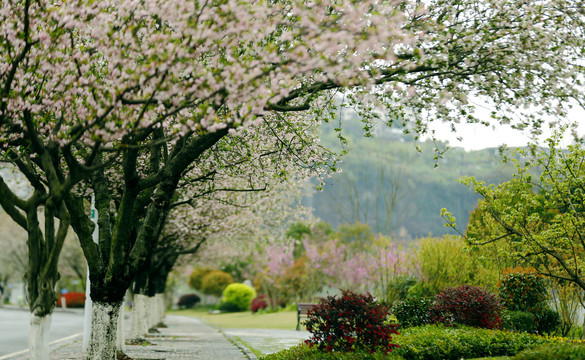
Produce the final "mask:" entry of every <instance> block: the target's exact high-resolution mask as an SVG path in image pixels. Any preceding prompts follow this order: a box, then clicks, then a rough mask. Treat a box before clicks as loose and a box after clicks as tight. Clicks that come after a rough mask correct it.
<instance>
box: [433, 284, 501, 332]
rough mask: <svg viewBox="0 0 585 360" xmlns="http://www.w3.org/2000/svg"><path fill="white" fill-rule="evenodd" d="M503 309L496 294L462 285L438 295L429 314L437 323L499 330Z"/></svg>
mask: <svg viewBox="0 0 585 360" xmlns="http://www.w3.org/2000/svg"><path fill="white" fill-rule="evenodd" d="M502 308H503V307H502V304H501V303H500V299H498V297H497V296H496V295H495V294H492V293H490V292H489V291H487V290H485V289H482V288H480V287H478V286H471V285H461V286H458V287H454V288H446V289H443V290H442V291H441V292H440V293H439V294H437V295H436V296H435V298H434V302H433V305H432V306H431V308H430V310H429V313H430V317H431V319H432V321H433V322H437V323H443V324H447V325H451V324H461V325H468V326H476V327H482V328H486V329H499V328H500V327H501V320H500V315H501V313H502Z"/></svg>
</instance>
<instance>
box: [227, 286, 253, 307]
mask: <svg viewBox="0 0 585 360" xmlns="http://www.w3.org/2000/svg"><path fill="white" fill-rule="evenodd" d="M255 297H256V291H255V290H254V289H252V288H251V287H249V286H247V285H244V284H240V283H233V284H229V285H228V286H227V287H226V288H225V290H224V291H223V297H222V299H221V302H222V303H231V304H233V305H234V306H235V308H236V309H237V310H238V311H246V310H248V309H250V303H251V302H252V299H253V298H255ZM220 310H221V309H220Z"/></svg>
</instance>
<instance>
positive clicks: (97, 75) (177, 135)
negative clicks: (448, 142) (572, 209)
mask: <svg viewBox="0 0 585 360" xmlns="http://www.w3.org/2000/svg"><path fill="white" fill-rule="evenodd" d="M582 9H583V6H582V1H581V0H548V1H540V2H538V3H533V2H531V1H512V0H507V1H500V0H498V1H496V0H461V1H457V2H456V3H455V4H454V3H452V2H451V1H445V0H432V1H427V2H421V1H406V0H385V1H375V0H370V1H304V0H285V1H257V2H245V1H244V2H242V1H235V0H216V1H174V2H172V3H169V2H168V1H161V0H147V1H121V2H120V1H98V2H96V1H93V0H76V1H65V2H54V1H43V0H37V1H34V0H12V1H2V2H1V3H0V48H1V49H2V50H1V51H0V157H1V159H2V160H3V161H9V162H12V163H13V164H15V166H16V167H18V169H19V170H20V171H21V172H22V173H23V174H24V176H25V177H26V178H27V180H28V181H29V182H30V184H31V185H32V187H33V188H34V194H33V195H31V196H30V197H29V198H27V199H22V198H19V197H18V196H17V195H16V194H15V193H14V192H12V190H11V189H10V188H9V187H8V186H7V185H6V184H5V182H4V181H2V179H0V204H1V205H2V207H3V208H4V209H5V211H6V212H7V213H8V214H9V215H10V216H11V217H12V218H13V220H14V221H16V222H17V223H18V224H19V225H20V226H22V227H23V228H26V229H27V231H28V235H29V246H30V248H31V254H30V259H31V261H29V264H33V266H36V268H34V269H30V270H29V275H30V274H35V275H38V276H32V275H30V276H32V277H30V278H29V279H28V282H29V293H30V291H35V290H34V289H36V288H39V289H42V291H41V292H40V293H39V294H38V295H37V294H32V293H30V294H32V295H34V296H35V297H38V298H39V299H41V298H45V299H49V298H51V296H52V294H51V292H52V289H54V286H52V285H53V284H54V282H55V281H56V278H57V276H56V263H57V258H58V254H59V252H60V250H61V247H62V245H63V240H64V238H65V235H66V232H67V228H68V227H69V224H71V226H72V228H73V229H74V231H75V232H76V234H77V236H78V238H79V240H80V243H81V245H82V248H83V251H84V254H85V256H86V258H87V260H88V265H89V269H90V279H91V284H92V289H91V297H92V299H93V300H94V301H95V303H94V305H97V306H96V307H94V312H96V311H102V312H103V313H102V315H103V316H101V315H98V316H96V317H94V319H106V320H107V321H109V322H110V325H108V326H102V327H99V329H101V330H103V331H104V333H101V334H93V333H92V342H90V350H89V355H88V356H89V357H90V358H99V359H106V358H113V356H114V355H113V351H112V350H111V346H110V344H111V343H112V339H113V338H112V337H111V336H112V334H113V333H115V332H112V331H110V330H111V327H113V328H115V325H114V324H115V320H116V319H115V317H116V316H112V317H109V315H105V314H117V312H116V311H113V310H112V309H113V308H119V305H120V302H121V299H122V297H123V295H124V292H125V290H126V289H127V288H128V286H129V284H130V282H131V281H132V279H133V277H134V275H135V273H136V271H137V269H139V268H140V266H142V265H143V263H144V261H145V259H147V258H148V253H149V250H150V249H151V248H152V247H153V245H154V243H155V242H156V238H157V237H156V235H157V234H159V233H160V228H161V226H162V225H163V223H164V219H165V216H166V215H167V211H168V209H169V206H170V204H171V203H172V201H173V197H174V196H175V192H176V190H177V188H178V187H179V186H180V183H181V180H182V179H184V176H185V175H186V174H187V173H189V171H190V170H192V168H193V164H195V163H197V161H198V159H200V158H201V157H202V156H203V155H204V154H206V153H207V152H209V151H212V149H218V150H221V151H222V153H224V154H226V156H229V149H224V148H222V143H221V140H222V139H224V138H228V137H230V136H234V137H238V136H241V137H242V136H243V137H245V138H248V137H249V136H250V135H249V134H250V133H248V132H250V131H252V132H254V131H256V130H255V129H256V128H257V127H258V126H259V125H261V124H264V125H265V126H267V127H268V128H270V129H272V135H273V136H274V139H275V140H274V141H275V143H278V144H284V145H285V147H286V148H287V150H289V151H291V150H292V152H291V153H292V154H295V153H297V150H299V149H298V148H297V144H301V145H302V149H303V151H302V154H303V155H302V156H299V157H298V159H302V160H304V161H298V162H297V164H299V165H301V167H302V166H305V167H306V166H308V167H313V168H318V167H320V166H324V167H327V166H328V165H330V163H329V162H328V161H321V160H320V159H321V158H320V156H319V154H321V153H322V152H321V150H320V149H319V148H318V144H317V143H316V142H312V141H309V140H310V139H311V138H310V136H308V134H307V133H305V132H304V126H303V124H304V123H305V122H307V121H315V120H326V119H328V118H330V117H331V113H334V112H335V106H334V99H335V95H336V94H338V93H344V94H346V95H347V99H348V100H347V101H348V103H349V104H350V105H352V106H354V107H356V108H357V110H358V112H359V113H360V114H361V116H362V117H363V119H364V121H365V123H366V125H368V123H369V119H371V118H373V117H376V116H377V115H376V114H377V112H376V111H374V108H377V109H382V111H384V112H387V113H388V114H390V115H391V118H392V119H393V121H400V122H413V123H414V127H413V128H414V129H415V131H417V132H425V131H426V124H427V123H428V122H429V121H437V120H438V121H440V120H443V121H448V122H456V121H467V122H479V121H482V120H480V119H478V117H477V116H476V115H475V113H474V104H473V98H474V97H476V96H482V97H486V98H488V99H489V100H490V101H491V103H492V109H493V114H492V116H493V118H494V120H495V121H500V122H513V123H515V124H516V126H518V127H527V126H531V127H533V128H534V129H535V130H538V129H539V127H540V125H541V121H540V118H539V116H540V114H542V113H551V114H557V115H563V114H564V112H565V110H566V107H565V103H566V102H567V101H569V100H571V99H573V98H578V97H579V96H581V90H582V89H581V82H580V78H579V71H580V66H581V65H580V59H581V54H582V49H583V48H584V46H583V31H582V29H583V28H582V20H583V19H582V14H581V11H582ZM523 109H524V110H523ZM511 110H515V111H516V112H515V114H516V115H521V116H520V117H518V118H516V117H513V116H512V113H511ZM289 125H290V126H289ZM366 128H367V126H366ZM283 133H286V134H287V136H283V135H282V134H283ZM286 145H288V146H286ZM226 150H228V151H227V152H224V151H226ZM254 150H259V151H261V150H262V149H254ZM311 154H312V155H315V156H312V155H311ZM256 155H257V157H258V158H261V152H260V153H256ZM292 156H296V155H292ZM274 161H275V162H276V163H277V164H278V162H279V161H280V160H279V159H274ZM90 192H93V193H94V194H95V200H96V208H97V211H98V225H99V241H98V243H97V244H96V243H94V242H93V240H92V237H91V233H92V230H93V228H94V225H93V223H92V222H91V220H90V218H89V214H88V212H87V211H86V208H85V204H86V200H87V197H88V195H89V193H90ZM41 207H42V208H44V210H45V224H44V225H45V226H44V231H41V227H40V225H39V221H38V218H37V216H36V212H37V209H39V208H41ZM55 218H59V219H60V221H59V222H58V223H57V222H55V221H54V219H55ZM41 264H42V266H41ZM37 284H40V285H38V286H37ZM33 309H37V310H38V315H46V314H47V313H50V312H51V310H52V306H51V305H50V302H46V301H45V302H43V303H42V304H41V303H39V305H38V306H37V305H35V306H34V307H31V311H33ZM108 329H109V330H108ZM108 334H109V335H108ZM100 336H102V337H104V336H109V337H108V338H100Z"/></svg>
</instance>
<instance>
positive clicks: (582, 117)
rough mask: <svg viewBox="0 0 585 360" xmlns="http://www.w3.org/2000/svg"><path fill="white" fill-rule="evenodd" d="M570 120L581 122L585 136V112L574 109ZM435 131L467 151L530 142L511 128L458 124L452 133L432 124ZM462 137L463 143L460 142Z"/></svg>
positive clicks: (445, 127) (580, 127) (446, 125)
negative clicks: (459, 139) (455, 130)
mask: <svg viewBox="0 0 585 360" xmlns="http://www.w3.org/2000/svg"><path fill="white" fill-rule="evenodd" d="M568 120H570V121H576V122H579V128H578V132H579V134H581V135H582V136H583V135H585V110H583V109H573V110H571V111H570V112H569V115H568ZM431 128H433V129H434V130H435V137H436V138H437V139H439V140H447V141H449V145H450V146H453V147H462V148H464V149H465V150H468V151H469V150H480V149H485V148H490V147H498V146H500V145H502V144H506V145H508V146H509V147H514V146H524V145H526V144H527V143H528V142H529V141H530V137H529V135H528V133H527V132H521V131H519V130H514V129H512V128H510V127H509V126H497V127H496V128H495V129H492V128H490V127H486V126H484V125H480V124H457V132H456V133H453V132H451V129H450V125H449V124H442V123H431ZM543 130H545V131H544V135H543V137H541V138H543V139H546V137H547V136H549V135H550V134H551V132H550V131H549V130H548V129H543ZM457 137H461V138H462V141H458V140H457Z"/></svg>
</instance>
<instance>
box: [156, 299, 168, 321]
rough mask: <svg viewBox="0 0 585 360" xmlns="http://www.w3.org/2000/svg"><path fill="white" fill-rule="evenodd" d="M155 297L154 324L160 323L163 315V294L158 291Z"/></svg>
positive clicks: (164, 306)
mask: <svg viewBox="0 0 585 360" xmlns="http://www.w3.org/2000/svg"><path fill="white" fill-rule="evenodd" d="M154 299H155V306H156V312H155V313H156V323H155V324H154V325H155V326H156V325H158V324H160V323H162V322H163V320H164V317H165V310H166V305H165V294H164V293H162V294H161V293H158V294H156V295H155V296H154Z"/></svg>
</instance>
